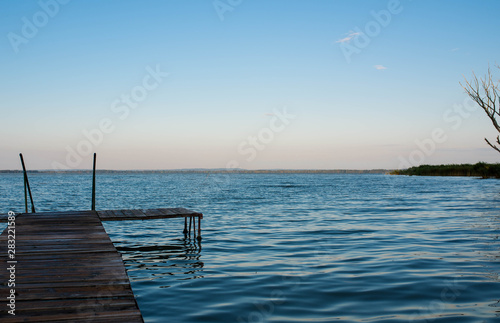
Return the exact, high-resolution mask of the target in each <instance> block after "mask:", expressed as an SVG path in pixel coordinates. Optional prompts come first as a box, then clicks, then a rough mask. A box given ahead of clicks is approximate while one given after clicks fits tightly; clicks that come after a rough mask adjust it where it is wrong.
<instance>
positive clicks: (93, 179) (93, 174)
mask: <svg viewBox="0 0 500 323" xmlns="http://www.w3.org/2000/svg"><path fill="white" fill-rule="evenodd" d="M95 162H96V153H94V167H93V171H92V209H91V210H92V211H95Z"/></svg>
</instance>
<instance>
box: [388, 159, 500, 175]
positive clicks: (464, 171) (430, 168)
mask: <svg viewBox="0 0 500 323" xmlns="http://www.w3.org/2000/svg"><path fill="white" fill-rule="evenodd" d="M391 174H394V175H410V176H411V175H416V176H474V177H482V178H492V177H494V178H500V164H487V163H482V162H480V163H477V164H450V165H421V166H417V167H411V168H408V169H404V170H395V171H393V172H392V173H391Z"/></svg>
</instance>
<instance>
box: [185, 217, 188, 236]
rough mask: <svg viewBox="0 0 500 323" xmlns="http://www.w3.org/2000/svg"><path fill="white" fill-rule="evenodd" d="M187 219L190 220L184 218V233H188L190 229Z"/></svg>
mask: <svg viewBox="0 0 500 323" xmlns="http://www.w3.org/2000/svg"><path fill="white" fill-rule="evenodd" d="M187 221H188V219H187V218H184V234H187V233H188V229H187V225H188V222H187Z"/></svg>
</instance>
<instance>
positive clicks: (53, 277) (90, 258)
mask: <svg viewBox="0 0 500 323" xmlns="http://www.w3.org/2000/svg"><path fill="white" fill-rule="evenodd" d="M117 214H118V216H122V217H123V216H125V215H127V214H131V213H130V212H127V214H126V213H124V212H121V213H120V212H117ZM132 215H134V214H132ZM129 216H130V215H129ZM7 233H8V232H7V230H4V232H3V233H2V235H0V266H2V268H8V267H9V263H8V261H9V258H8V257H7V256H8V252H7V250H8V249H7V239H8V237H7ZM15 260H16V261H17V263H16V264H15V267H16V272H15V274H16V286H15V291H16V315H15V316H12V315H9V314H8V313H7V312H6V311H4V310H2V311H0V321H1V322H68V321H72V322H75V321H88V320H94V321H96V322H120V323H123V322H143V319H142V315H141V313H140V311H139V308H138V306H137V302H136V301H135V298H134V295H133V292H132V289H131V288H130V282H129V280H128V276H127V273H126V271H125V267H124V265H123V260H122V259H121V256H120V254H119V253H118V251H117V250H116V248H115V247H114V245H113V243H112V242H111V240H110V239H109V236H108V235H107V234H106V231H105V230H104V228H103V227H102V224H101V222H100V216H99V215H98V213H97V212H93V211H78V212H74V211H70V212H58V213H47V212H44V213H35V214H20V215H18V216H17V217H16V257H15ZM8 280H9V272H8V271H7V270H2V271H0V306H2V307H3V308H4V309H5V308H7V309H8V307H7V296H9V294H10V288H7V286H6V283H7V281H8Z"/></svg>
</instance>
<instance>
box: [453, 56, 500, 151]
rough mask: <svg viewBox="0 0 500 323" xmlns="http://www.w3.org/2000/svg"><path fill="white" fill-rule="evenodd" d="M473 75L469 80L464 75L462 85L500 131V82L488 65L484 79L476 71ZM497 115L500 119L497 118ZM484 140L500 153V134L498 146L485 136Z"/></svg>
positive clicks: (498, 66) (497, 139)
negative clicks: (494, 77) (479, 77)
mask: <svg viewBox="0 0 500 323" xmlns="http://www.w3.org/2000/svg"><path fill="white" fill-rule="evenodd" d="M496 67H497V68H498V69H500V65H496ZM472 76H473V77H472V81H469V80H467V79H466V78H465V76H464V79H465V84H462V83H460V85H461V86H462V87H463V89H464V90H465V93H467V95H469V97H470V98H471V99H472V100H473V101H474V102H476V103H477V104H478V105H479V106H480V107H481V108H482V109H483V110H484V112H486V115H487V116H488V118H490V120H491V123H492V124H493V126H494V127H495V129H496V130H497V131H498V132H500V124H499V122H500V95H499V86H498V85H499V84H498V82H495V81H494V79H493V74H492V73H491V69H490V67H488V72H487V74H486V76H485V77H484V78H483V79H478V77H477V76H476V74H475V73H474V72H472ZM497 117H498V118H499V120H497ZM484 140H486V142H487V143H488V145H490V147H491V148H493V149H495V150H496V151H498V152H499V153H500V148H499V147H500V136H498V137H497V138H496V144H498V146H496V145H494V144H492V143H491V142H490V141H489V140H488V139H486V138H484Z"/></svg>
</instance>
